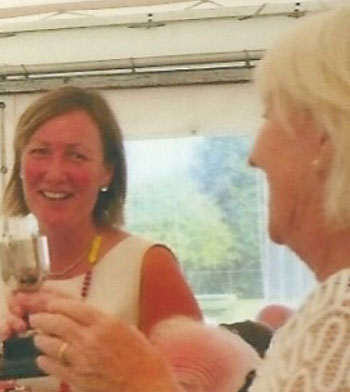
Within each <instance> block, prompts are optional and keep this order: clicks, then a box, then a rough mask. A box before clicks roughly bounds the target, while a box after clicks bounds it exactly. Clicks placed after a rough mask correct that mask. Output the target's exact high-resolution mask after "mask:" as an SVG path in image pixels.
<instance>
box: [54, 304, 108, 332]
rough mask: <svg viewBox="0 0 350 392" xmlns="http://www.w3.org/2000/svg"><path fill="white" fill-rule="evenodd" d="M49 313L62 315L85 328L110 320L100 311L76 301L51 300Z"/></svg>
mask: <svg viewBox="0 0 350 392" xmlns="http://www.w3.org/2000/svg"><path fill="white" fill-rule="evenodd" d="M47 311H48V312H51V313H60V314H62V315H65V316H66V317H68V318H70V319H72V320H75V321H76V322H77V323H79V324H81V325H85V326H90V325H94V324H96V323H100V322H102V321H103V320H107V319H108V318H107V317H106V316H105V315H104V314H103V313H102V312H100V311H99V310H97V309H95V308H93V307H92V306H90V305H87V304H85V303H81V302H78V301H77V300H74V299H57V298H56V299H51V300H50V301H49V302H48V304H47Z"/></svg>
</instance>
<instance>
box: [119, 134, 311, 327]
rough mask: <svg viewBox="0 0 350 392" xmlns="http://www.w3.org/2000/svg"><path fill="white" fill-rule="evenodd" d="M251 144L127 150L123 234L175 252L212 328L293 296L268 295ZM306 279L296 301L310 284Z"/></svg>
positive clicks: (193, 143)
mask: <svg viewBox="0 0 350 392" xmlns="http://www.w3.org/2000/svg"><path fill="white" fill-rule="evenodd" d="M252 141H253V139H252V137H250V136H238V137H237V136H235V137H232V136H222V137H198V136H193V137H187V138H178V139H162V140H145V141H131V142H128V143H127V157H128V172H129V190H128V202H127V216H126V217H127V219H126V220H127V228H128V229H129V230H130V231H133V232H136V233H140V234H142V235H144V236H147V237H149V238H152V239H156V240H159V241H162V242H164V243H166V244H168V245H169V246H170V247H171V249H173V251H174V252H175V254H176V255H177V257H178V259H179V262H180V263H181V266H182V268H183V270H184V273H185V275H186V277H187V279H188V281H189V283H190V285H191V287H192V289H193V290H194V292H195V294H196V295H197V297H198V299H199V301H200V304H201V306H202V307H203V310H204V312H205V313H206V315H207V317H208V318H209V319H212V320H213V321H214V322H223V321H233V320H235V319H242V318H252V317H254V314H253V313H254V312H257V310H258V309H259V307H261V306H262V305H263V303H264V302H267V301H271V300H274V302H276V301H278V302H290V299H291V298H292V299H293V297H295V293H289V294H288V295H287V296H286V298H280V297H281V295H280V294H281V293H275V294H274V295H272V297H276V298H268V295H267V294H268V293H270V294H271V290H270V291H269V287H267V286H268V285H269V284H270V283H271V279H267V278H266V271H268V268H267V267H268V265H269V261H268V260H266V258H269V255H270V254H272V252H271V249H272V248H271V246H272V247H273V245H270V244H269V242H268V240H267V235H266V227H265V226H266V224H265V221H266V217H265V215H266V213H265V211H264V205H265V200H264V199H265V197H264V189H265V188H264V179H263V176H262V175H261V174H260V173H259V171H257V170H255V169H252V168H250V167H249V166H248V165H247V155H248V152H249V150H250V147H251V144H252ZM281 263H282V264H283V261H282V262H281ZM287 264H288V261H287ZM290 264H292V267H291V268H294V267H293V262H292V263H290ZM299 264H300V263H299ZM288 265H289V264H288ZM299 267H300V265H299ZM271 273H272V275H273V271H272V272H271V271H270V275H271ZM270 275H269V276H270ZM282 275H283V274H282ZM282 275H280V276H279V278H282V279H283V276H282ZM301 275H302V276H303V277H304V272H302V273H301ZM303 279H304V278H303ZM304 280H305V282H303V284H302V287H300V293H301V294H304V292H305V290H306V288H308V287H309V285H310V282H311V279H304ZM282 286H283V287H282V289H284V287H285V285H284V284H283V285H282ZM282 291H283V290H282ZM270 297H271V295H270ZM278 297H279V298H278Z"/></svg>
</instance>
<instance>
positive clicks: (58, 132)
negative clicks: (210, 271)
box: [0, 87, 201, 392]
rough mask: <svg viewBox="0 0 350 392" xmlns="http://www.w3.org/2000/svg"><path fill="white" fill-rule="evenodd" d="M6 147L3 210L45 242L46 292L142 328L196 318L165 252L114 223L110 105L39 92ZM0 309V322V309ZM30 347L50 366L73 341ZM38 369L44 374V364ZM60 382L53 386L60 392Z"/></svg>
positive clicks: (118, 192) (88, 95)
mask: <svg viewBox="0 0 350 392" xmlns="http://www.w3.org/2000/svg"><path fill="white" fill-rule="evenodd" d="M14 147H15V162H14V167H13V171H12V175H11V178H10V181H9V184H8V186H7V188H6V191H5V196H4V202H3V212H4V214H5V215H7V216H26V215H28V214H29V213H32V214H33V215H34V216H35V217H36V219H37V220H38V225H39V228H40V231H41V233H42V234H45V235H46V236H47V238H48V242H49V250H50V258H51V271H50V274H49V280H48V281H47V282H45V284H46V286H47V287H48V288H50V289H53V290H59V291H60V292H63V293H64V294H66V295H69V296H70V297H73V298H75V299H76V300H77V302H80V301H81V300H84V301H86V302H88V303H91V304H92V305H93V306H95V307H97V308H99V309H100V310H102V311H103V312H104V313H106V314H108V315H111V316H113V317H116V318H118V319H119V320H122V321H124V322H126V323H127V324H130V325H135V326H137V327H139V328H140V330H141V331H143V332H144V333H145V334H148V332H149V330H150V329H151V328H152V326H153V325H154V324H155V323H156V322H158V321H160V320H162V319H164V318H167V317H169V316H171V315H174V314H183V315H187V316H190V317H193V318H196V319H200V318H201V312H200V310H199V307H198V305H197V303H196V300H195V299H194V296H193V294H192V292H191V290H190V288H189V286H188V284H187V283H186V281H185V279H184V278H183V275H182V273H181V271H180V268H179V266H178V263H177V260H176V258H175V256H174V254H173V253H172V252H171V251H170V250H169V248H167V247H166V246H164V245H162V244H158V243H155V242H152V241H150V240H146V239H144V238H141V237H139V236H135V235H132V234H130V233H128V232H126V231H124V230H123V229H122V224H123V215H124V202H125V197H126V167H125V166H126V165H125V157H124V147H123V142H122V136H121V132H120V129H119V126H118V124H117V122H116V120H115V118H114V116H113V114H112V111H111V109H110V108H109V106H108V105H107V103H106V102H105V100H104V99H103V98H102V97H101V96H100V95H99V94H97V93H96V92H93V91H87V90H84V89H80V88H76V87H64V88H61V89H58V90H54V91H52V92H49V93H47V94H45V95H44V96H42V97H41V98H40V99H39V100H38V101H36V102H34V103H33V104H32V105H31V106H29V107H28V109H27V110H26V111H25V112H24V113H23V115H22V116H21V118H20V120H19V123H18V126H17V130H16V135H15V143H14ZM159 277H161V279H159ZM169 286H170V287H171V288H172V289H171V290H168V287H169ZM1 312H2V315H1V316H2V320H4V313H5V309H1ZM23 316H24V315H23V314H17V315H16V317H15V318H13V317H11V318H9V319H7V321H6V322H5V323H4V325H3V327H4V328H3V331H4V333H3V336H2V337H3V338H7V337H8V336H10V335H11V334H12V332H13V330H18V328H19V329H20V330H24V329H26V327H27V325H26V322H25V321H24V319H23ZM3 322H4V321H3ZM38 347H39V348H40V349H41V350H42V351H43V353H44V354H45V356H47V357H48V359H49V360H50V361H54V362H55V364H56V366H61V367H65V368H67V367H68V363H67V362H66V361H65V360H64V355H63V353H64V352H65V351H67V352H72V349H73V347H71V346H69V347H67V344H66V343H65V342H64V341H63V340H62V339H58V338H57V337H50V338H48V341H46V340H45V344H44V345H42V344H40V339H39V343H38ZM42 369H43V370H44V371H45V372H47V373H50V372H51V367H45V365H44V366H43V367H42ZM69 369H71V367H70V368H69ZM71 371H72V372H73V371H74V369H71ZM55 374H56V373H55ZM56 375H57V374H56ZM25 384H26V385H30V386H31V388H33V390H36V391H45V392H51V391H57V390H58V388H59V383H58V380H55V379H53V378H49V379H47V378H46V379H45V380H42V379H41V378H38V379H36V380H30V381H28V382H27V381H26V382H25ZM57 384H58V385H57ZM0 387H1V386H0ZM67 388H68V387H67V386H66V385H65V384H63V383H61V390H62V391H67V390H68V389H67Z"/></svg>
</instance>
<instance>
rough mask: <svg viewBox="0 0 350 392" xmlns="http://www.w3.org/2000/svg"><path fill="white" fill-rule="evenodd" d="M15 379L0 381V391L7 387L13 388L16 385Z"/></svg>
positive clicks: (5, 389)
mask: <svg viewBox="0 0 350 392" xmlns="http://www.w3.org/2000/svg"><path fill="white" fill-rule="evenodd" d="M16 384H17V383H16V381H15V380H6V381H0V391H7V390H8V389H13V388H15V386H16Z"/></svg>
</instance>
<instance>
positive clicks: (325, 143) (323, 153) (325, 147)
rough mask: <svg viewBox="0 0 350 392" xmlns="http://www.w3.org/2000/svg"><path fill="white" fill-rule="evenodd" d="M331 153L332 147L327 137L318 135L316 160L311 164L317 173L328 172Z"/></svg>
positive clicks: (323, 134) (321, 134) (324, 134)
mask: <svg viewBox="0 0 350 392" xmlns="http://www.w3.org/2000/svg"><path fill="white" fill-rule="evenodd" d="M333 153H334V147H333V143H332V141H331V139H330V137H329V135H327V134H326V133H324V132H323V133H319V135H318V151H317V158H315V159H314V160H313V161H312V162H311V163H312V165H313V167H314V168H315V170H316V171H317V172H319V173H325V172H326V171H327V170H328V168H329V165H330V162H331V160H332V157H333Z"/></svg>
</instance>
